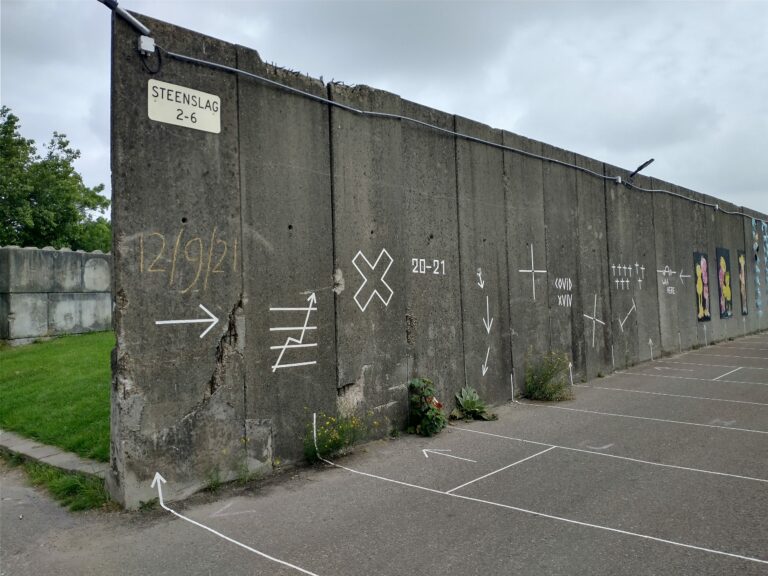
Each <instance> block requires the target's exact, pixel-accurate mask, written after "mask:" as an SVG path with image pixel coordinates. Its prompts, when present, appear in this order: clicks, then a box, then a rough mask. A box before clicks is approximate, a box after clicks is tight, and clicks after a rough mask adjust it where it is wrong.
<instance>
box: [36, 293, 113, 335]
mask: <svg viewBox="0 0 768 576" xmlns="http://www.w3.org/2000/svg"><path fill="white" fill-rule="evenodd" d="M111 327H112V296H111V295H110V294H109V293H108V292H103V293H100V294H87V293H85V294H82V293H81V294H77V293H63V292H60V293H56V294H49V295H48V334H49V335H51V336H58V335H62V334H82V333H84V332H102V331H104V330H109V329H110V328H111Z"/></svg>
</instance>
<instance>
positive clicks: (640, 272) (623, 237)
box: [605, 165, 660, 367]
mask: <svg viewBox="0 0 768 576" xmlns="http://www.w3.org/2000/svg"><path fill="white" fill-rule="evenodd" d="M605 174H606V175H607V176H620V177H621V178H622V181H626V180H627V178H628V177H629V174H630V173H629V172H628V171H626V170H622V169H620V168H616V167H613V166H609V165H606V166H605ZM634 184H635V185H636V186H639V187H641V188H645V189H650V188H651V180H650V179H648V178H646V177H644V176H641V175H637V176H635V178H634ZM606 219H607V220H606V223H607V230H608V258H609V260H610V265H611V309H612V310H613V314H614V316H615V317H616V318H626V320H625V324H624V326H623V331H622V330H621V329H619V331H618V332H616V331H614V334H613V335H614V340H613V354H614V359H615V362H616V366H617V367H624V366H628V365H631V364H635V363H637V362H640V361H643V360H650V358H651V349H652V348H654V349H655V353H656V354H658V351H659V341H660V331H659V304H658V291H657V288H656V285H655V283H656V280H657V279H656V276H657V275H658V273H657V272H656V271H657V270H658V266H657V265H656V248H655V244H656V243H655V238H654V232H653V195H652V193H649V192H641V191H637V190H634V189H630V188H628V187H626V186H624V185H623V184H613V185H611V184H608V185H607V189H606ZM633 308H634V311H633V312H632V313H631V314H630V312H629V311H630V310H633ZM651 342H652V344H651Z"/></svg>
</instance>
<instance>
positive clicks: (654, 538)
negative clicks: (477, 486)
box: [449, 494, 768, 564]
mask: <svg viewBox="0 0 768 576" xmlns="http://www.w3.org/2000/svg"><path fill="white" fill-rule="evenodd" d="M449 496H453V497H454V498H461V499H463V500H469V501H470V502H479V503H481V504H488V505H490V506H498V507H500V508H506V509H507V510H515V511H517V512H523V513H524V514H533V515H534V516H538V517H541V518H548V519H550V520H557V521H559V522H565V523H567V524H574V525H576V526H583V527H585V528H594V529H596V530H605V531H607V532H613V533H615V534H622V535H624V536H633V537H635V538H642V539H644V540H651V541H653V542H661V543H662V544H670V545H672V546H680V547H681V548H688V549H690V550H698V551H699V552H708V553H710V554H718V555H720V556H728V557H730V558H738V559H739V560H746V561H748V562H757V563H758V564H768V560H762V559H760V558H753V557H751V556H742V555H741V554H733V553H731V552H723V551H722V550H713V549H711V548H704V547H703V546H695V545H693V544H685V543H683V542H676V541H674V540H667V539H665V538H659V537H657V536H650V535H648V534H640V533H639V532H629V531H628V530H620V529H618V528H611V527H610V526H601V525H600V524H591V523H589V522H582V521H581V520H573V519H572V518H564V517H562V516H555V515H553V514H544V513H542V512H536V511H534V510H527V509H525V508H519V507H517V506H510V505H509V504H502V503H500V502H492V501H490V500H482V499H480V498H472V497H470V496H462V495H461V494H449Z"/></svg>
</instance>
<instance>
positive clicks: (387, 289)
mask: <svg viewBox="0 0 768 576" xmlns="http://www.w3.org/2000/svg"><path fill="white" fill-rule="evenodd" d="M382 258H384V259H385V261H386V268H385V269H384V272H382V273H381V276H379V282H381V283H382V284H383V285H384V289H385V292H388V294H387V297H386V298H384V296H382V294H381V292H379V291H378V289H376V288H374V289H373V290H372V291H371V293H370V295H369V296H368V299H367V300H366V301H365V304H360V300H358V296H360V292H362V291H363V288H365V286H366V284H368V277H367V276H366V275H365V272H363V271H362V270H361V269H360V266H359V265H358V260H359V259H362V260H363V261H364V262H365V263H366V265H367V266H368V269H369V270H370V271H371V272H373V271H374V270H376V268H377V267H378V266H379V263H380V262H381V260H382ZM392 262H393V260H392V256H390V255H389V252H387V251H386V249H384V248H382V249H381V252H379V257H378V258H376V262H374V263H373V264H371V263H370V262H369V261H368V258H366V257H365V255H364V254H363V253H362V252H361V251H360V250H358V251H357V254H355V257H354V258H353V259H352V264H353V265H354V266H355V268H357V271H358V272H359V273H360V276H362V277H363V283H362V284H361V285H360V288H358V289H357V292H355V296H354V298H355V303H357V306H358V308H360V311H361V312H365V309H366V308H368V304H370V303H371V300H373V297H374V296H378V297H379V300H381V302H382V303H383V304H384V306H389V301H390V300H391V299H392V295H393V294H394V291H393V290H392V288H390V287H389V284H387V282H386V281H385V280H384V277H385V276H386V275H387V272H389V269H390V267H391V266H392Z"/></svg>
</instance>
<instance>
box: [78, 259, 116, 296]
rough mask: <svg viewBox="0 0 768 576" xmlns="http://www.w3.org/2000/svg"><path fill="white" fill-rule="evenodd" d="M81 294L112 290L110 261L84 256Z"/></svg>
mask: <svg viewBox="0 0 768 576" xmlns="http://www.w3.org/2000/svg"><path fill="white" fill-rule="evenodd" d="M83 258H84V260H85V263H84V264H83V284H82V285H83V292H109V291H110V290H111V288H112V259H111V258H110V257H109V256H107V255H104V256H97V255H95V254H84V255H83Z"/></svg>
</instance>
